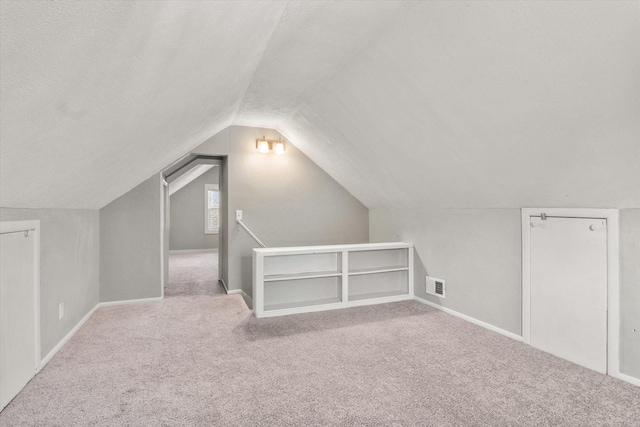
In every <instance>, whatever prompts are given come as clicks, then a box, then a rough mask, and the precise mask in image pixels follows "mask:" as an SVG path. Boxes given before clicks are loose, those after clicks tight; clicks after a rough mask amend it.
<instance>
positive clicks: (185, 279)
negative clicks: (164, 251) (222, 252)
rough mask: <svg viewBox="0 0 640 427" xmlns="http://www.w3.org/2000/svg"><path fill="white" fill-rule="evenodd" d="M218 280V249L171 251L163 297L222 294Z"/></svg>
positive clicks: (222, 290)
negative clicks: (185, 251)
mask: <svg viewBox="0 0 640 427" xmlns="http://www.w3.org/2000/svg"><path fill="white" fill-rule="evenodd" d="M224 294H225V291H224V288H223V286H222V284H221V283H220V282H218V251H203V252H195V253H172V254H170V255H169V283H168V285H167V287H166V288H165V289H164V295H165V297H169V296H177V295H210V296H213V295H224Z"/></svg>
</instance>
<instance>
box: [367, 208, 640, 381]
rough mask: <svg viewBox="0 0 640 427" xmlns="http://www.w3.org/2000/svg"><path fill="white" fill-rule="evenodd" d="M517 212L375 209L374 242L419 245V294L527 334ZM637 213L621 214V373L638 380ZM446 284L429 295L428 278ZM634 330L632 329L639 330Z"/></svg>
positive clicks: (624, 211)
mask: <svg viewBox="0 0 640 427" xmlns="http://www.w3.org/2000/svg"><path fill="white" fill-rule="evenodd" d="M520 223H521V219H520V209H409V210H406V209H395V210H394V209H371V210H370V238H371V241H372V242H381V241H390V240H403V241H408V242H413V243H414V245H415V255H416V256H415V294H416V296H418V297H420V298H423V299H426V300H428V301H431V302H433V303H435V304H438V305H441V306H443V307H447V308H450V309H452V310H454V311H457V312H459V313H461V314H464V315H467V316H470V317H473V318H475V319H478V320H481V321H483V322H486V323H488V324H490V325H493V326H496V327H498V328H500V329H503V330H505V331H508V332H512V333H514V334H516V335H521V334H522V328H521V319H522V310H521V307H522V299H521V298H522V291H521V290H522V279H521V261H522V258H521V252H522V249H521V247H522V236H521V224H520ZM638 260H640V209H621V210H620V371H621V372H622V373H623V374H626V375H629V376H631V377H635V378H640V262H638ZM427 274H429V275H431V276H435V277H438V278H441V279H445V280H446V286H447V289H446V299H441V298H438V297H435V296H431V295H427V294H426V292H425V284H424V277H425V275H427ZM634 330H635V331H634Z"/></svg>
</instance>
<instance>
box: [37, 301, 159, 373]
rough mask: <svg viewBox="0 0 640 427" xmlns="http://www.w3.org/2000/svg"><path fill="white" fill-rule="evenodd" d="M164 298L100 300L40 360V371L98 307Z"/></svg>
mask: <svg viewBox="0 0 640 427" xmlns="http://www.w3.org/2000/svg"><path fill="white" fill-rule="evenodd" d="M162 299H163V298H162V297H156V298H142V299H132V300H124V301H107V302H99V303H98V304H96V305H95V306H94V307H93V308H92V309H91V310H89V312H88V313H87V314H86V315H85V316H84V317H83V318H82V319H81V320H80V321H79V322H78V324H77V325H76V326H74V327H73V329H71V330H70V331H69V332H68V333H67V335H65V336H64V338H62V339H61V340H60V342H59V343H58V344H56V346H55V347H53V349H52V350H51V351H50V352H49V354H47V355H46V356H45V357H44V358H43V359H42V361H40V363H39V367H38V371H40V370H41V369H42V368H44V366H45V365H46V364H47V363H49V361H50V360H51V359H52V358H53V356H55V355H56V353H57V352H58V351H60V349H61V348H62V347H64V345H65V344H66V343H67V342H68V341H69V340H70V339H71V337H73V336H74V335H75V333H76V332H78V330H80V328H81V327H82V325H84V324H85V322H86V321H87V320H89V318H90V317H91V316H93V313H95V312H96V310H97V309H99V308H102V307H113V306H116V305H129V304H140V303H145V302H157V301H162Z"/></svg>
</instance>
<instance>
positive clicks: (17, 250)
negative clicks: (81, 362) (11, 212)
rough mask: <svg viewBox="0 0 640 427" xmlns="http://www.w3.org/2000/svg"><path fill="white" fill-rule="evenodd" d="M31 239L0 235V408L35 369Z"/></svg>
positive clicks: (28, 235) (32, 235) (26, 235)
mask: <svg viewBox="0 0 640 427" xmlns="http://www.w3.org/2000/svg"><path fill="white" fill-rule="evenodd" d="M35 238H36V237H35V233H34V232H33V231H31V232H29V233H25V232H24V231H19V232H12V233H6V234H1V235H0V410H2V409H4V407H5V406H7V404H8V403H9V402H10V401H11V399H13V398H14V397H15V396H16V395H17V394H18V392H19V391H20V390H21V389H22V388H23V387H24V386H25V385H26V384H27V383H28V382H29V380H31V378H33V376H34V375H35V373H36V369H37V364H38V360H37V359H38V356H37V344H36V338H37V336H36V289H35V286H36V284H37V282H36V277H35V275H36V268H35V262H36V260H37V257H36V254H35V250H36V245H35Z"/></svg>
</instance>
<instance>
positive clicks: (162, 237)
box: [160, 174, 169, 297]
mask: <svg viewBox="0 0 640 427" xmlns="http://www.w3.org/2000/svg"><path fill="white" fill-rule="evenodd" d="M165 182H166V181H165V180H164V177H163V176H162V174H160V296H161V297H164V287H165V286H166V285H168V283H167V282H168V280H167V279H168V277H164V276H165V274H164V273H165V271H164V268H165V262H169V260H165V259H164V258H165V256H164V251H165V249H166V247H165V244H166V242H165V234H166V233H165V231H166V227H167V224H166V214H167V210H166V204H167V197H168V196H167V191H168V187H167V186H165V185H164V183H165Z"/></svg>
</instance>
